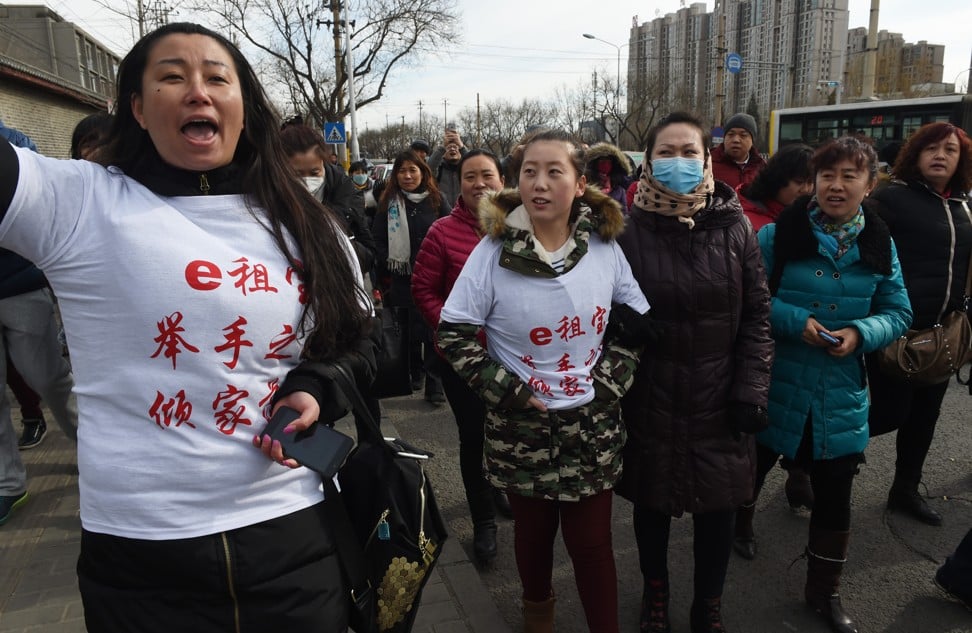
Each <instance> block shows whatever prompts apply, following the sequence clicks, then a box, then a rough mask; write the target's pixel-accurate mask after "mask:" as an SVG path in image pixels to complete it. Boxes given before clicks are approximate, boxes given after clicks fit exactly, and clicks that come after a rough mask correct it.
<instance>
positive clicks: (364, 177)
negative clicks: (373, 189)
mask: <svg viewBox="0 0 972 633" xmlns="http://www.w3.org/2000/svg"><path fill="white" fill-rule="evenodd" d="M351 180H353V181H354V184H356V185H358V186H359V187H360V186H361V185H363V184H365V183H366V182H368V174H355V175H353V176H351Z"/></svg>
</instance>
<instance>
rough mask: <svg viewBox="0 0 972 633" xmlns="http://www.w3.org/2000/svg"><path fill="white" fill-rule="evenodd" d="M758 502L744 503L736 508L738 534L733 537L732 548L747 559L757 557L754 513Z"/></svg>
mask: <svg viewBox="0 0 972 633" xmlns="http://www.w3.org/2000/svg"><path fill="white" fill-rule="evenodd" d="M754 514H756V502H755V501H753V502H752V503H748V504H743V505H741V506H739V507H738V508H736V534H735V536H733V538H732V549H734V550H736V553H737V554H739V555H740V556H742V557H743V558H745V559H746V560H753V559H754V558H756V534H755V533H754V532H753V515H754Z"/></svg>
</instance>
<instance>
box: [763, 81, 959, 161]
mask: <svg viewBox="0 0 972 633" xmlns="http://www.w3.org/2000/svg"><path fill="white" fill-rule="evenodd" d="M934 121H948V122H950V123H952V124H954V125H955V126H957V127H960V128H962V129H963V130H965V132H966V133H967V134H970V135H972V94H967V95H958V94H956V95H945V96H941V97H922V98H918V99H892V100H887V101H864V102H860V103H842V104H840V105H826V106H810V107H806V108H785V109H782V110H773V111H772V112H771V113H770V125H769V151H770V154H771V155H772V154H774V153H776V150H777V149H779V148H781V147H783V146H784V145H787V144H788V143H807V144H809V145H811V146H814V147H815V146H817V145H820V144H821V143H822V142H824V141H826V140H828V139H831V138H837V137H838V136H843V135H845V134H856V133H863V134H865V135H866V136H869V137H871V138H872V139H874V141H875V145H876V147H877V149H878V150H880V149H881V148H882V147H884V146H885V145H887V144H888V143H891V142H895V141H897V142H903V141H905V140H906V139H907V138H908V136H909V135H910V134H911V133H912V132H914V131H915V130H917V129H918V128H919V127H921V126H922V125H924V124H926V123H932V122H934Z"/></svg>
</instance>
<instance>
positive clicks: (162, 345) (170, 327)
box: [149, 312, 199, 369]
mask: <svg viewBox="0 0 972 633" xmlns="http://www.w3.org/2000/svg"><path fill="white" fill-rule="evenodd" d="M181 324H182V313H181V312H173V313H172V314H170V315H169V316H167V317H164V318H163V319H162V320H161V321H159V322H158V323H157V324H156V325H157V326H158V328H159V335H158V336H156V337H155V338H154V339H152V340H153V341H155V342H156V343H158V344H159V346H158V348H157V349H156V350H155V353H154V354H152V355H151V356H150V357H149V358H155V357H157V356H158V355H159V354H163V355H164V356H165V357H166V358H168V359H170V360H171V361H172V369H175V368H176V356H178V355H179V354H181V353H182V349H183V348H185V350H186V351H189V352H193V353H198V352H199V348H198V347H194V346H192V345H190V344H189V343H188V342H187V341H186V339H184V338H182V334H183V332H185V331H186V328H184V327H182V325H181ZM163 352H164V353H163Z"/></svg>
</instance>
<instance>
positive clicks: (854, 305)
mask: <svg viewBox="0 0 972 633" xmlns="http://www.w3.org/2000/svg"><path fill="white" fill-rule="evenodd" d="M808 203H809V198H801V199H800V200H797V201H796V202H795V203H794V204H793V205H791V206H790V207H788V208H787V209H785V210H784V211H783V212H782V213H781V215H780V217H779V218H778V220H777V223H776V224H769V225H767V226H765V227H763V228H762V229H761V230H760V231H759V244H760V247H761V249H762V253H763V262H764V264H765V265H766V270H767V271H773V273H771V274H770V280H771V283H770V285H771V288H773V287H776V286H778V290H777V291H776V292H775V296H774V297H773V308H772V315H771V317H770V322H771V325H772V329H773V338H774V340H775V341H776V357H775V360H774V362H773V373H772V379H771V382H770V392H769V407H768V408H769V415H770V426H769V428H768V429H767V430H765V431H763V432H762V433H760V434H759V435H758V436H757V438H756V441H757V442H759V443H760V444H762V445H764V446H766V447H768V448H770V449H772V450H774V451H775V452H777V453H781V454H783V455H786V456H788V457H790V458H793V457H794V456H795V455H796V452H797V448H798V447H799V445H800V440H801V439H802V437H803V429H804V426H805V424H806V422H807V418H810V420H811V421H812V424H813V458H814V459H815V460H826V459H834V458H837V457H841V456H844V455H852V454H855V453H862V452H863V451H864V449H865V447H866V446H867V441H868V430H867V409H868V395H867V379H866V374H865V371H864V360H863V355H864V354H865V353H867V352H873V351H875V350H877V349H880V348H882V347H885V346H886V345H888V344H889V343H891V341H893V340H894V339H895V338H897V337H899V336H901V335H902V334H903V333H904V332H905V330H906V329H907V328H908V327H909V325H910V324H911V317H912V313H911V304H910V303H909V301H908V293H907V292H906V291H905V288H904V281H903V279H902V276H901V266H900V264H899V263H898V256H897V253H896V251H895V248H894V242H893V241H892V240H891V235H890V232H889V231H888V227H887V225H886V224H884V222H883V221H882V220H881V219H880V217H878V215H877V214H876V213H874V212H873V211H871V210H869V209H868V208H867V207H865V211H864V222H865V226H864V229H863V230H862V231H861V233H860V235H858V238H857V240H856V242H855V244H854V245H853V246H852V247H851V248H850V250H848V251H847V253H845V254H844V255H843V257H841V258H840V259H839V260H835V259H834V258H833V257H832V256H831V255H830V254H829V253H828V252H827V251H826V250H825V249H824V248H823V247H822V246H820V244H819V243H818V242H817V239H816V237H815V236H814V234H813V232H812V230H811V225H810V219H809V217H808V215H807V205H808ZM784 256H785V258H786V262H785V265H784V266H783V268H782V274H780V271H779V270H776V269H775V268H774V266H776V265H778V263H779V262H780V261H781V260H782V259H783V257H784ZM811 316H812V317H814V318H815V319H816V320H817V321H819V322H820V323H821V325H823V326H824V327H826V328H827V329H828V330H836V329H840V328H844V327H848V326H853V327H855V328H857V330H858V331H859V332H860V334H861V344H860V346H859V347H858V349H857V351H856V353H854V354H852V355H850V356H846V357H844V358H835V357H833V356H830V355H829V354H827V351H826V349H825V348H822V347H814V346H811V345H807V344H806V343H804V342H803V340H802V339H801V335H802V333H803V329H804V327H805V326H806V322H807V318H809V317H811Z"/></svg>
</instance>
